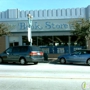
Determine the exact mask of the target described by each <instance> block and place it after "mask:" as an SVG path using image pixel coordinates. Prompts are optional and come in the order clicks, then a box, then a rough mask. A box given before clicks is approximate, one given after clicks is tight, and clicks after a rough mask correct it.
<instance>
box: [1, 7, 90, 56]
mask: <svg viewBox="0 0 90 90" xmlns="http://www.w3.org/2000/svg"><path fill="white" fill-rule="evenodd" d="M29 13H30V14H31V15H32V16H33V21H32V40H33V43H32V44H33V45H37V46H40V47H41V48H42V50H44V51H45V52H47V53H49V54H50V53H51V54H52V53H54V54H59V53H68V52H72V51H73V50H76V49H80V48H83V47H85V44H86V43H85V41H84V40H83V39H81V40H79V41H78V42H77V43H75V41H76V38H77V37H75V36H73V35H72V33H71V31H72V30H73V27H72V25H71V23H70V22H72V21H74V20H79V19H80V18H85V19H88V20H89V19H90V6H87V7H85V8H70V9H53V10H34V11H33V10H27V11H20V10H18V9H8V10H6V11H1V12H0V22H1V23H6V24H9V25H10V26H11V28H10V31H11V34H10V35H7V36H3V37H0V38H1V39H0V40H1V41H0V42H2V44H1V43H0V48H1V50H0V52H2V51H3V50H4V49H6V48H8V47H10V46H18V45H29V44H30V43H29V42H28V38H27V36H28V34H27V33H28V30H27V27H28V19H27V14H29Z"/></svg>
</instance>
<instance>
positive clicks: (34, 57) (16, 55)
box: [0, 46, 44, 65]
mask: <svg viewBox="0 0 90 90" xmlns="http://www.w3.org/2000/svg"><path fill="white" fill-rule="evenodd" d="M43 60H44V57H43V52H42V50H41V49H40V48H39V47H38V46H14V47H10V48H8V49H6V50H5V51H4V52H2V53H1V54H0V63H3V62H19V63H20V64H22V65H24V64H27V63H34V64H38V62H40V61H43Z"/></svg>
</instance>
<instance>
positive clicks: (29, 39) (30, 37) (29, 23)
mask: <svg viewBox="0 0 90 90" xmlns="http://www.w3.org/2000/svg"><path fill="white" fill-rule="evenodd" d="M27 17H28V41H29V42H30V46H32V33H31V26H32V19H33V16H32V15H31V14H27Z"/></svg>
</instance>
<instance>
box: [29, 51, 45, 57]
mask: <svg viewBox="0 0 90 90" xmlns="http://www.w3.org/2000/svg"><path fill="white" fill-rule="evenodd" d="M30 55H31V56H34V55H43V52H34V51H33V52H31V53H30Z"/></svg>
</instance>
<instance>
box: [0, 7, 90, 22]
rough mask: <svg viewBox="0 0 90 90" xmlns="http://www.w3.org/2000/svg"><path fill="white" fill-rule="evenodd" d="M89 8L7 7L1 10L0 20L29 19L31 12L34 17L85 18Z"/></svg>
mask: <svg viewBox="0 0 90 90" xmlns="http://www.w3.org/2000/svg"><path fill="white" fill-rule="evenodd" d="M89 7H90V6H88V7H87V8H68V9H52V10H50V9H48V10H26V11H24V10H22V11H21V10H19V9H7V10H6V11H2V12H0V21H2V20H8V19H9V20H12V19H13V20H15V19H16V20H17V19H22V20H26V19H27V14H28V13H30V14H31V15H32V16H33V17H34V19H35V20H36V19H63V18H64V19H65V18H85V17H86V13H88V12H86V11H88V9H89Z"/></svg>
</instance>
